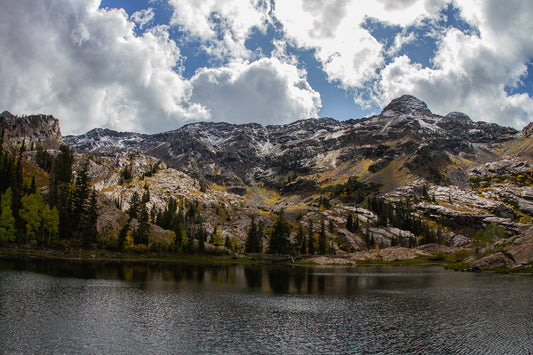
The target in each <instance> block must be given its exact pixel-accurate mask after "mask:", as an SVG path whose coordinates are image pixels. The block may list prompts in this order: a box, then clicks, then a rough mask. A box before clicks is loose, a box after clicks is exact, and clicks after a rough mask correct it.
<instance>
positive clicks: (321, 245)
mask: <svg viewBox="0 0 533 355" xmlns="http://www.w3.org/2000/svg"><path fill="white" fill-rule="evenodd" d="M326 248H327V238H326V223H325V222H324V219H323V218H322V220H321V221H320V234H319V236H318V253H319V254H320V255H324V254H326Z"/></svg>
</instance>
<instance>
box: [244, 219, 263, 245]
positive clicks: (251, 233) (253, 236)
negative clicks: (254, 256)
mask: <svg viewBox="0 0 533 355" xmlns="http://www.w3.org/2000/svg"><path fill="white" fill-rule="evenodd" d="M244 248H245V251H246V252H247V253H261V252H262V251H263V240H262V228H261V232H260V230H259V228H258V226H257V224H256V223H255V217H252V222H251V223H250V228H248V235H247V237H246V243H245V246H244Z"/></svg>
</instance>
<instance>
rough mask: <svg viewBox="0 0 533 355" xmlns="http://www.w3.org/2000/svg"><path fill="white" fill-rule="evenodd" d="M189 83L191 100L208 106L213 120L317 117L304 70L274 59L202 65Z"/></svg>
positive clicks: (314, 94)
mask: <svg viewBox="0 0 533 355" xmlns="http://www.w3.org/2000/svg"><path fill="white" fill-rule="evenodd" d="M191 84H192V86H193V90H192V95H191V101H192V102H196V103H198V104H200V105H202V106H205V107H208V108H209V110H210V113H211V115H212V120H213V121H226V122H235V123H247V122H257V123H261V124H279V123H287V122H291V121H294V120H297V119H301V118H309V117H317V115H318V110H319V108H320V106H321V103H320V95H319V94H318V93H317V92H316V91H314V90H313V89H312V88H311V87H310V86H309V84H308V83H307V81H306V79H305V73H303V72H301V71H299V70H298V69H297V68H296V67H295V66H293V65H291V64H286V63H282V62H280V61H279V60H277V59H266V58H264V59H261V60H258V61H256V62H253V63H251V64H233V65H231V66H229V67H225V68H218V69H203V70H201V71H200V72H198V73H197V74H196V75H195V76H194V77H193V78H192V79H191Z"/></svg>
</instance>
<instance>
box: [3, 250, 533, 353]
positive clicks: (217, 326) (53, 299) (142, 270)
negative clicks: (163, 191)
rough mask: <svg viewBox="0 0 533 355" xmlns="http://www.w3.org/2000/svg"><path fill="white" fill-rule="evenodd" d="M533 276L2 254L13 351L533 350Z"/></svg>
mask: <svg viewBox="0 0 533 355" xmlns="http://www.w3.org/2000/svg"><path fill="white" fill-rule="evenodd" d="M532 295H533V282H531V278H530V277H524V276H513V275H491V274H472V273H454V272H450V271H446V270H443V269H442V268H440V267H402V268H398V267H382V268H326V267H289V266H278V265H273V266H261V265H237V266H227V265H226V266H198V265H196V266H194V265H176V264H164V263H163V264H143V263H75V262H41V261H21V260H0V349H1V350H0V351H1V352H6V353H58V352H59V353H468V354H471V353H479V354H486V353H494V354H500V353H513V354H527V353H530V352H532V351H533V345H532V344H533V335H532V334H533V325H532V322H531V320H532V319H533V309H532V307H531V304H532V302H533V296H532Z"/></svg>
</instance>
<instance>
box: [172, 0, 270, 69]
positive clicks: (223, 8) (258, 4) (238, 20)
mask: <svg viewBox="0 0 533 355" xmlns="http://www.w3.org/2000/svg"><path fill="white" fill-rule="evenodd" d="M169 4H170V5H172V6H173V8H174V14H173V16H172V20H171V25H174V26H179V27H180V28H181V29H182V30H184V31H185V33H186V34H188V35H189V36H191V37H192V38H191V40H193V41H198V40H199V41H201V42H202V48H203V50H205V51H206V52H207V53H208V54H209V55H211V56H213V57H217V58H219V59H223V60H229V61H236V60H242V61H246V60H248V59H249V58H250V55H251V53H250V51H248V50H247V49H246V47H245V41H246V38H247V37H248V35H249V34H250V32H251V31H252V29H254V28H259V29H264V28H265V25H266V23H267V22H268V20H269V17H268V13H269V12H270V5H269V3H268V2H265V1H262V0H233V1H227V0H169Z"/></svg>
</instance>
